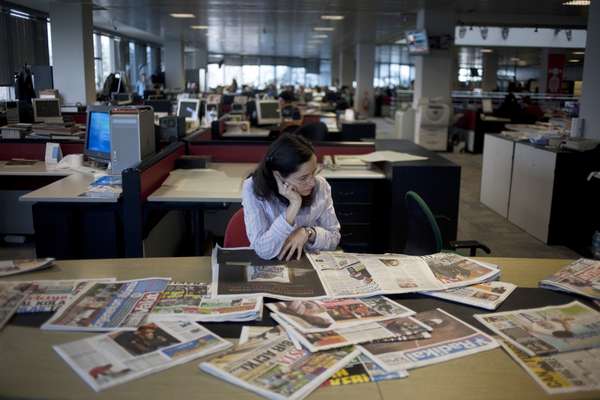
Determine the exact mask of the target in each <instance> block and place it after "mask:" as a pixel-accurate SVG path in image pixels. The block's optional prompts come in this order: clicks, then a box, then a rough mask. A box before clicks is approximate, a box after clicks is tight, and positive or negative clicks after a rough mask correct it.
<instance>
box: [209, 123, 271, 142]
mask: <svg viewBox="0 0 600 400" xmlns="http://www.w3.org/2000/svg"><path fill="white" fill-rule="evenodd" d="M270 134H271V131H270V130H268V129H263V128H257V127H255V126H252V127H250V130H249V131H248V132H243V131H241V130H235V131H225V132H224V133H223V134H222V135H221V137H222V138H226V139H227V138H235V139H245V138H262V139H265V138H267V137H269V135H270Z"/></svg>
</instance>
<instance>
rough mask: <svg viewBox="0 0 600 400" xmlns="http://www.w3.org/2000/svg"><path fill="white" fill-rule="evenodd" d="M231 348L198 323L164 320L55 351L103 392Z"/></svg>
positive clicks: (93, 386) (84, 378)
mask: <svg viewBox="0 0 600 400" xmlns="http://www.w3.org/2000/svg"><path fill="white" fill-rule="evenodd" d="M230 346H231V343H229V342H228V341H226V340H224V339H221V338H220V337H219V336H217V335H215V334H214V333H212V332H210V331H209V330H208V329H206V328H204V327H203V326H201V325H199V324H197V323H195V322H191V321H165V322H159V323H150V324H146V325H142V326H140V327H138V328H137V329H136V330H134V331H127V330H122V331H118V332H112V333H106V334H102V335H97V336H92V337H89V338H86V339H82V340H77V341H75V342H70V343H66V344H62V345H57V346H54V350H56V352H57V353H58V354H59V355H60V356H61V357H62V358H63V359H64V360H65V361H66V362H67V364H69V366H70V367H71V368H73V370H75V372H76V373H77V374H78V375H79V376H80V377H81V378H82V379H83V380H84V381H85V382H86V383H87V384H88V385H90V386H91V387H92V388H93V389H94V390H95V391H100V390H103V389H106V388H109V387H111V386H115V385H118V384H121V383H125V382H129V381H131V380H133V379H136V378H140V377H142V376H146V375H149V374H151V373H154V372H158V371H162V370H164V369H167V368H170V367H172V366H174V365H178V364H183V363H185V362H188V361H190V360H194V359H196V358H199V357H203V356H206V355H209V354H214V353H216V352H218V351H221V350H224V349H227V348H228V347H230Z"/></svg>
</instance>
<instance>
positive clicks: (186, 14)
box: [169, 13, 196, 18]
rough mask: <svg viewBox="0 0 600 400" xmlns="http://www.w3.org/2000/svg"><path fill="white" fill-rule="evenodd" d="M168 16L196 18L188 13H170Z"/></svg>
mask: <svg viewBox="0 0 600 400" xmlns="http://www.w3.org/2000/svg"><path fill="white" fill-rule="evenodd" d="M169 15H170V16H171V17H173V18H196V16H195V15H194V14H188V13H171V14H169Z"/></svg>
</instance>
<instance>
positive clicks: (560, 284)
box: [540, 258, 600, 300]
mask: <svg viewBox="0 0 600 400" xmlns="http://www.w3.org/2000/svg"><path fill="white" fill-rule="evenodd" d="M540 287H542V288H545V289H554V290H563V291H567V292H571V293H577V294H580V295H582V296H586V297H590V298H592V299H596V300H600V260H591V259H589V258H580V259H579V260H577V261H575V262H573V263H572V264H569V265H567V266H566V267H564V268H562V269H561V270H559V271H558V272H556V273H555V274H553V275H550V276H549V277H547V278H546V279H542V280H541V281H540Z"/></svg>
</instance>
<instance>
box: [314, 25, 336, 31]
mask: <svg viewBox="0 0 600 400" xmlns="http://www.w3.org/2000/svg"><path fill="white" fill-rule="evenodd" d="M313 30H315V31H317V32H333V31H334V30H335V28H332V27H329V26H315V27H314V28H313Z"/></svg>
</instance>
